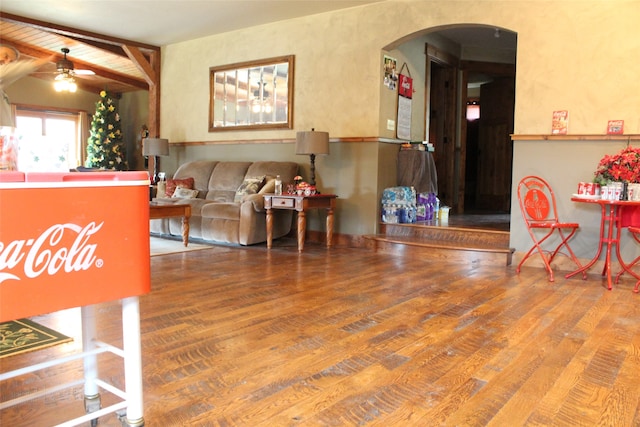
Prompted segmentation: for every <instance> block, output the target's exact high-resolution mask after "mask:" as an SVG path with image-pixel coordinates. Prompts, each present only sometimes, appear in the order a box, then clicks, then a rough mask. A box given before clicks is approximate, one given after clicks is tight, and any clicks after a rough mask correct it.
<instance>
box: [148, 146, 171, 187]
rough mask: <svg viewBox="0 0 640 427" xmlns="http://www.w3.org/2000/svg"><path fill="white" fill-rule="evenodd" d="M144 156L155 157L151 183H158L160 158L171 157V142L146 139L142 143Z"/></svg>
mask: <svg viewBox="0 0 640 427" xmlns="http://www.w3.org/2000/svg"><path fill="white" fill-rule="evenodd" d="M142 155H143V156H148V157H152V156H153V176H152V177H151V183H152V184H156V183H157V182H158V156H163V157H166V156H168V155H169V140H168V139H163V138H145V139H144V141H143V143H142Z"/></svg>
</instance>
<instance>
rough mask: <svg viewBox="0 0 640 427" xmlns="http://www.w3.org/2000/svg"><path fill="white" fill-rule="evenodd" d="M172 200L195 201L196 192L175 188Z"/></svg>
mask: <svg viewBox="0 0 640 427" xmlns="http://www.w3.org/2000/svg"><path fill="white" fill-rule="evenodd" d="M171 197H172V198H174V199H195V198H196V197H198V190H190V189H188V188H184V187H178V188H176V191H174V192H173V196H171Z"/></svg>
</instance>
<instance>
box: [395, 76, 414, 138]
mask: <svg viewBox="0 0 640 427" xmlns="http://www.w3.org/2000/svg"><path fill="white" fill-rule="evenodd" d="M405 67H406V68H407V72H408V71H409V67H407V65H406V64H403V65H402V69H401V70H400V74H399V75H398V117H397V120H396V123H397V136H398V139H407V140H410V139H411V98H412V97H413V79H412V78H411V75H406V74H402V71H403V70H404V69H405Z"/></svg>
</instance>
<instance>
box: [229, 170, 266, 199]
mask: <svg viewBox="0 0 640 427" xmlns="http://www.w3.org/2000/svg"><path fill="white" fill-rule="evenodd" d="M264 180H265V177H264V176H257V177H253V178H245V179H244V181H242V184H240V187H238V189H237V190H236V196H235V197H234V199H233V201H234V202H236V203H237V202H241V201H242V198H243V197H244V196H246V195H247V194H256V193H257V192H258V191H260V189H261V188H262V186H263V185H264Z"/></svg>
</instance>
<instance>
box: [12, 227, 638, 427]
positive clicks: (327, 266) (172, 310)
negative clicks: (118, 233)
mask: <svg viewBox="0 0 640 427" xmlns="http://www.w3.org/2000/svg"><path fill="white" fill-rule="evenodd" d="M151 267H152V286H153V291H152V292H151V293H150V294H149V295H146V296H144V297H142V298H141V313H142V320H141V327H142V333H143V334H142V351H143V370H144V396H145V421H146V425H147V426H150V427H170V426H252V427H261V426H365V425H367V426H368V425H371V426H484V425H493V426H523V425H527V426H595V425H601V426H638V425H640V387H639V384H638V383H639V381H638V380H639V377H640V295H638V294H634V293H632V288H633V285H634V282H633V281H632V280H631V279H630V278H623V280H622V281H621V284H619V285H618V286H616V287H615V288H614V289H613V290H612V291H607V290H606V289H605V287H604V284H603V282H602V280H601V279H600V277H599V276H598V275H597V274H596V273H592V274H591V275H590V276H589V278H588V280H587V281H583V280H581V279H580V278H574V279H570V280H565V279H563V278H562V275H560V274H559V275H558V277H557V279H556V282H555V283H553V284H550V283H549V282H547V277H546V275H545V274H544V272H543V271H542V270H541V269H538V268H527V267H524V268H523V271H522V273H521V274H520V275H516V274H515V268H514V267H481V268H474V267H470V266H465V265H447V264H445V263H441V262H437V263H434V262H430V261H429V259H424V260H423V262H416V261H415V260H413V261H408V260H406V259H404V258H400V257H390V256H385V255H381V254H375V253H373V252H371V251H367V250H364V249H347V248H333V249H331V250H329V251H327V250H326V249H325V248H324V247H322V246H320V245H317V244H311V243H308V244H307V246H306V247H305V252H304V253H302V254H298V253H297V251H296V250H295V242H293V241H286V240H285V241H282V240H281V241H279V242H278V244H277V245H276V247H275V248H274V249H272V250H271V251H267V250H266V249H265V247H264V246H262V245H259V246H256V247H249V248H234V247H212V248H211V249H205V250H200V251H194V252H189V253H183V254H173V255H165V256H156V257H152V258H151ZM124 275H126V272H123V276H124ZM97 312H98V322H99V324H100V325H102V328H101V331H100V333H99V335H100V338H101V339H103V340H105V341H109V342H111V341H112V342H114V343H116V344H120V342H121V327H120V323H119V316H120V309H119V305H118V304H116V303H107V304H101V305H99V307H98V310H97ZM35 320H37V321H40V322H41V323H44V324H46V325H48V326H50V327H53V328H54V329H56V330H59V331H60V332H63V333H66V334H68V335H71V336H73V337H74V338H75V341H74V343H70V344H63V345H59V346H57V347H54V348H50V349H45V350H41V351H38V352H33V353H28V354H26V355H18V356H13V357H8V358H5V359H0V370H1V371H6V370H8V369H12V368H15V367H16V366H21V365H24V364H27V363H33V362H35V361H42V360H47V359H48V358H50V357H52V356H53V355H56V356H57V355H61V354H67V353H70V352H73V351H76V350H77V349H78V347H79V341H80V332H79V327H78V320H79V310H78V309H71V310H67V311H63V312H58V313H55V314H51V315H46V316H38V317H36V318H35ZM100 368H101V376H102V377H103V378H107V379H110V380H112V381H114V382H115V383H116V384H118V385H121V384H122V366H121V362H119V361H116V360H112V359H109V358H108V357H107V358H105V360H101V361H100ZM80 372H81V366H80V365H79V364H77V363H72V364H71V366H69V367H67V368H55V369H51V370H49V371H45V372H43V373H40V374H32V375H27V376H25V377H23V378H22V379H20V380H19V381H18V380H15V381H6V382H4V383H3V384H2V385H0V394H1V397H2V400H8V399H9V398H14V397H17V396H20V395H22V394H24V393H26V392H29V391H37V390H41V389H42V388H43V387H45V386H49V387H50V386H53V385H55V384H58V383H60V382H61V381H63V380H68V379H69V378H70V377H71V376H77V375H79V374H80ZM111 400H113V399H112V398H111V397H110V396H109V395H108V394H105V395H103V403H110V402H111ZM82 401H83V396H82V390H81V388H74V389H71V390H69V391H66V392H59V393H50V394H47V395H46V397H45V398H43V399H41V400H39V401H38V402H36V403H28V404H24V405H20V406H16V407H13V408H10V409H6V410H3V411H2V412H0V425H2V426H3V427H4V426H7V427H8V426H11V427H16V426H30V427H33V426H51V425H54V424H55V423H57V422H60V421H61V420H62V419H65V416H66V417H68V416H71V415H74V414H75V415H80V414H82V412H83V409H82ZM99 425H100V426H119V425H120V423H119V422H118V421H117V419H116V417H115V416H113V415H110V416H105V417H103V418H101V419H100V423H99Z"/></svg>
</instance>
